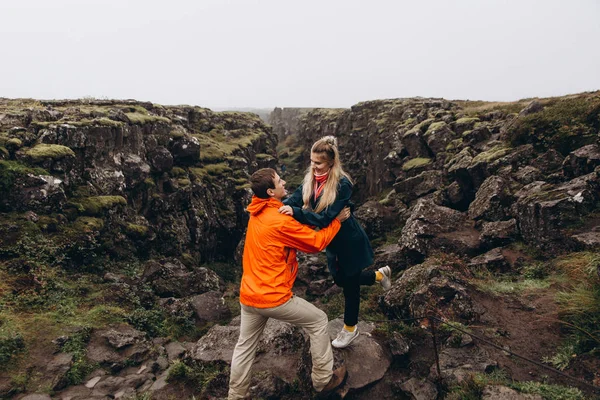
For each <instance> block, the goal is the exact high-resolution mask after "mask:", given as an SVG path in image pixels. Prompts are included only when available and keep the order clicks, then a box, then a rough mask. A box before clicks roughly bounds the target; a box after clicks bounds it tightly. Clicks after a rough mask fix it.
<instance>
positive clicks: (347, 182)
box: [339, 176, 353, 187]
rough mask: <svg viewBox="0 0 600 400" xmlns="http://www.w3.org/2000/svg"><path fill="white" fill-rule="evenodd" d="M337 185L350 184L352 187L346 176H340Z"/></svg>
mask: <svg viewBox="0 0 600 400" xmlns="http://www.w3.org/2000/svg"><path fill="white" fill-rule="evenodd" d="M339 185H340V186H350V187H352V186H353V185H352V182H350V179H348V178H346V177H345V176H342V177H341V178H340V183H339Z"/></svg>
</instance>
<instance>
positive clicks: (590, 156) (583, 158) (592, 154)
mask: <svg viewBox="0 0 600 400" xmlns="http://www.w3.org/2000/svg"><path fill="white" fill-rule="evenodd" d="M598 165H600V147H598V145H597V144H590V145H587V146H583V147H581V148H579V149H577V150H575V151H572V152H571V153H569V155H568V156H567V158H565V161H564V162H563V174H564V175H565V176H567V177H577V176H581V175H586V174H589V173H591V172H593V171H594V169H595V168H596V167H597V166H598Z"/></svg>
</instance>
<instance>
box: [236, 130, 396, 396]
mask: <svg viewBox="0 0 600 400" xmlns="http://www.w3.org/2000/svg"><path fill="white" fill-rule="evenodd" d="M310 161H311V164H310V167H309V168H308V170H307V173H306V175H305V177H304V181H303V183H302V185H301V186H300V187H299V188H298V189H297V190H296V191H295V192H294V193H293V194H292V195H291V196H290V197H289V198H287V199H285V200H284V197H285V196H286V195H287V192H286V190H285V181H284V180H283V179H281V177H280V176H279V175H278V174H277V172H276V171H275V170H273V169H270V168H263V169H260V170H258V171H256V172H255V173H254V174H252V177H251V182H250V183H251V189H252V192H253V193H254V196H253V197H252V202H251V203H250V205H249V206H248V208H247V210H248V212H249V213H250V220H249V222H248V229H247V232H246V242H245V245H244V255H243V275H242V281H241V286H240V303H241V323H240V337H239V339H238V342H237V345H236V347H235V350H234V352H233V359H232V362H231V376H230V381H229V397H228V398H229V399H230V400H231V399H243V398H245V396H246V395H247V392H248V387H249V385H250V378H251V367H252V363H253V361H254V357H255V353H256V347H257V345H258V341H259V339H260V336H261V334H262V331H263V329H264V327H265V325H266V323H267V320H268V319H269V318H275V319H277V320H280V321H284V322H288V323H291V324H293V325H297V326H300V327H302V328H304V329H305V330H306V332H307V333H308V334H309V337H310V352H311V356H312V373H311V378H312V382H313V387H314V388H315V390H316V391H317V392H318V393H319V394H321V395H325V394H328V393H331V392H333V391H334V390H335V389H337V388H338V387H339V386H341V385H342V383H343V382H344V380H345V378H346V375H347V373H346V369H345V367H343V366H342V367H340V368H338V369H336V370H333V352H332V349H331V346H333V347H336V348H344V347H347V346H348V345H349V344H350V343H351V342H352V341H353V340H354V339H356V337H358V328H357V326H356V325H357V323H358V310H359V305H360V286H361V285H373V284H374V283H376V282H379V283H381V284H382V286H383V288H384V289H386V290H387V289H389V287H390V286H391V280H390V275H391V270H390V268H389V267H384V268H380V269H379V270H378V271H364V269H365V268H366V267H368V266H369V265H371V263H372V262H373V250H372V248H371V245H370V243H369V239H368V237H367V235H366V233H365V231H364V230H363V228H362V227H361V226H360V224H359V223H358V221H356V219H355V218H354V217H353V216H352V213H351V209H350V206H349V203H350V197H351V195H352V180H351V179H350V176H349V175H348V174H347V173H346V172H344V170H343V168H342V165H341V162H340V159H339V152H338V148H337V141H336V139H335V138H334V137H333V136H326V137H324V138H321V139H320V140H318V141H317V142H315V144H314V145H313V146H312V148H311V154H310ZM311 227H318V228H320V230H318V231H316V230H314V229H312V228H311ZM323 249H326V253H327V265H328V268H329V271H330V272H331V274H332V276H333V279H334V282H335V283H336V284H337V285H338V286H340V287H342V288H343V293H344V300H345V307H344V327H343V328H342V330H341V331H340V332H339V334H338V335H337V337H336V338H335V340H333V341H332V342H330V341H329V334H328V332H327V322H328V321H327V315H326V314H325V313H324V312H323V311H322V310H320V309H318V308H317V307H315V306H314V305H312V304H311V303H309V302H308V301H306V300H304V299H301V298H299V297H296V296H294V294H293V293H292V286H293V285H294V281H295V280H296V274H297V272H298V261H297V259H296V250H300V251H302V252H306V253H316V252H320V251H322V250H323Z"/></svg>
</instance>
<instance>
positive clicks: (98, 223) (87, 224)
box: [73, 217, 104, 232]
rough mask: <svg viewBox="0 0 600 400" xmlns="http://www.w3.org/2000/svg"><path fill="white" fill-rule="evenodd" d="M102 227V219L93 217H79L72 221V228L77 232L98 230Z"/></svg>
mask: <svg viewBox="0 0 600 400" xmlns="http://www.w3.org/2000/svg"><path fill="white" fill-rule="evenodd" d="M102 228H104V220H102V219H100V218H94V217H79V218H77V219H76V220H75V222H73V229H75V230H76V231H78V232H98V231H101V230H102Z"/></svg>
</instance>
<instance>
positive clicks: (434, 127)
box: [425, 121, 446, 135]
mask: <svg viewBox="0 0 600 400" xmlns="http://www.w3.org/2000/svg"><path fill="white" fill-rule="evenodd" d="M445 126H446V123H445V122H444V121H439V122H434V123H432V124H431V125H429V127H428V128H427V132H425V134H426V135H430V134H432V133H434V132H435V131H439V130H440V129H442V128H444V127H445Z"/></svg>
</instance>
